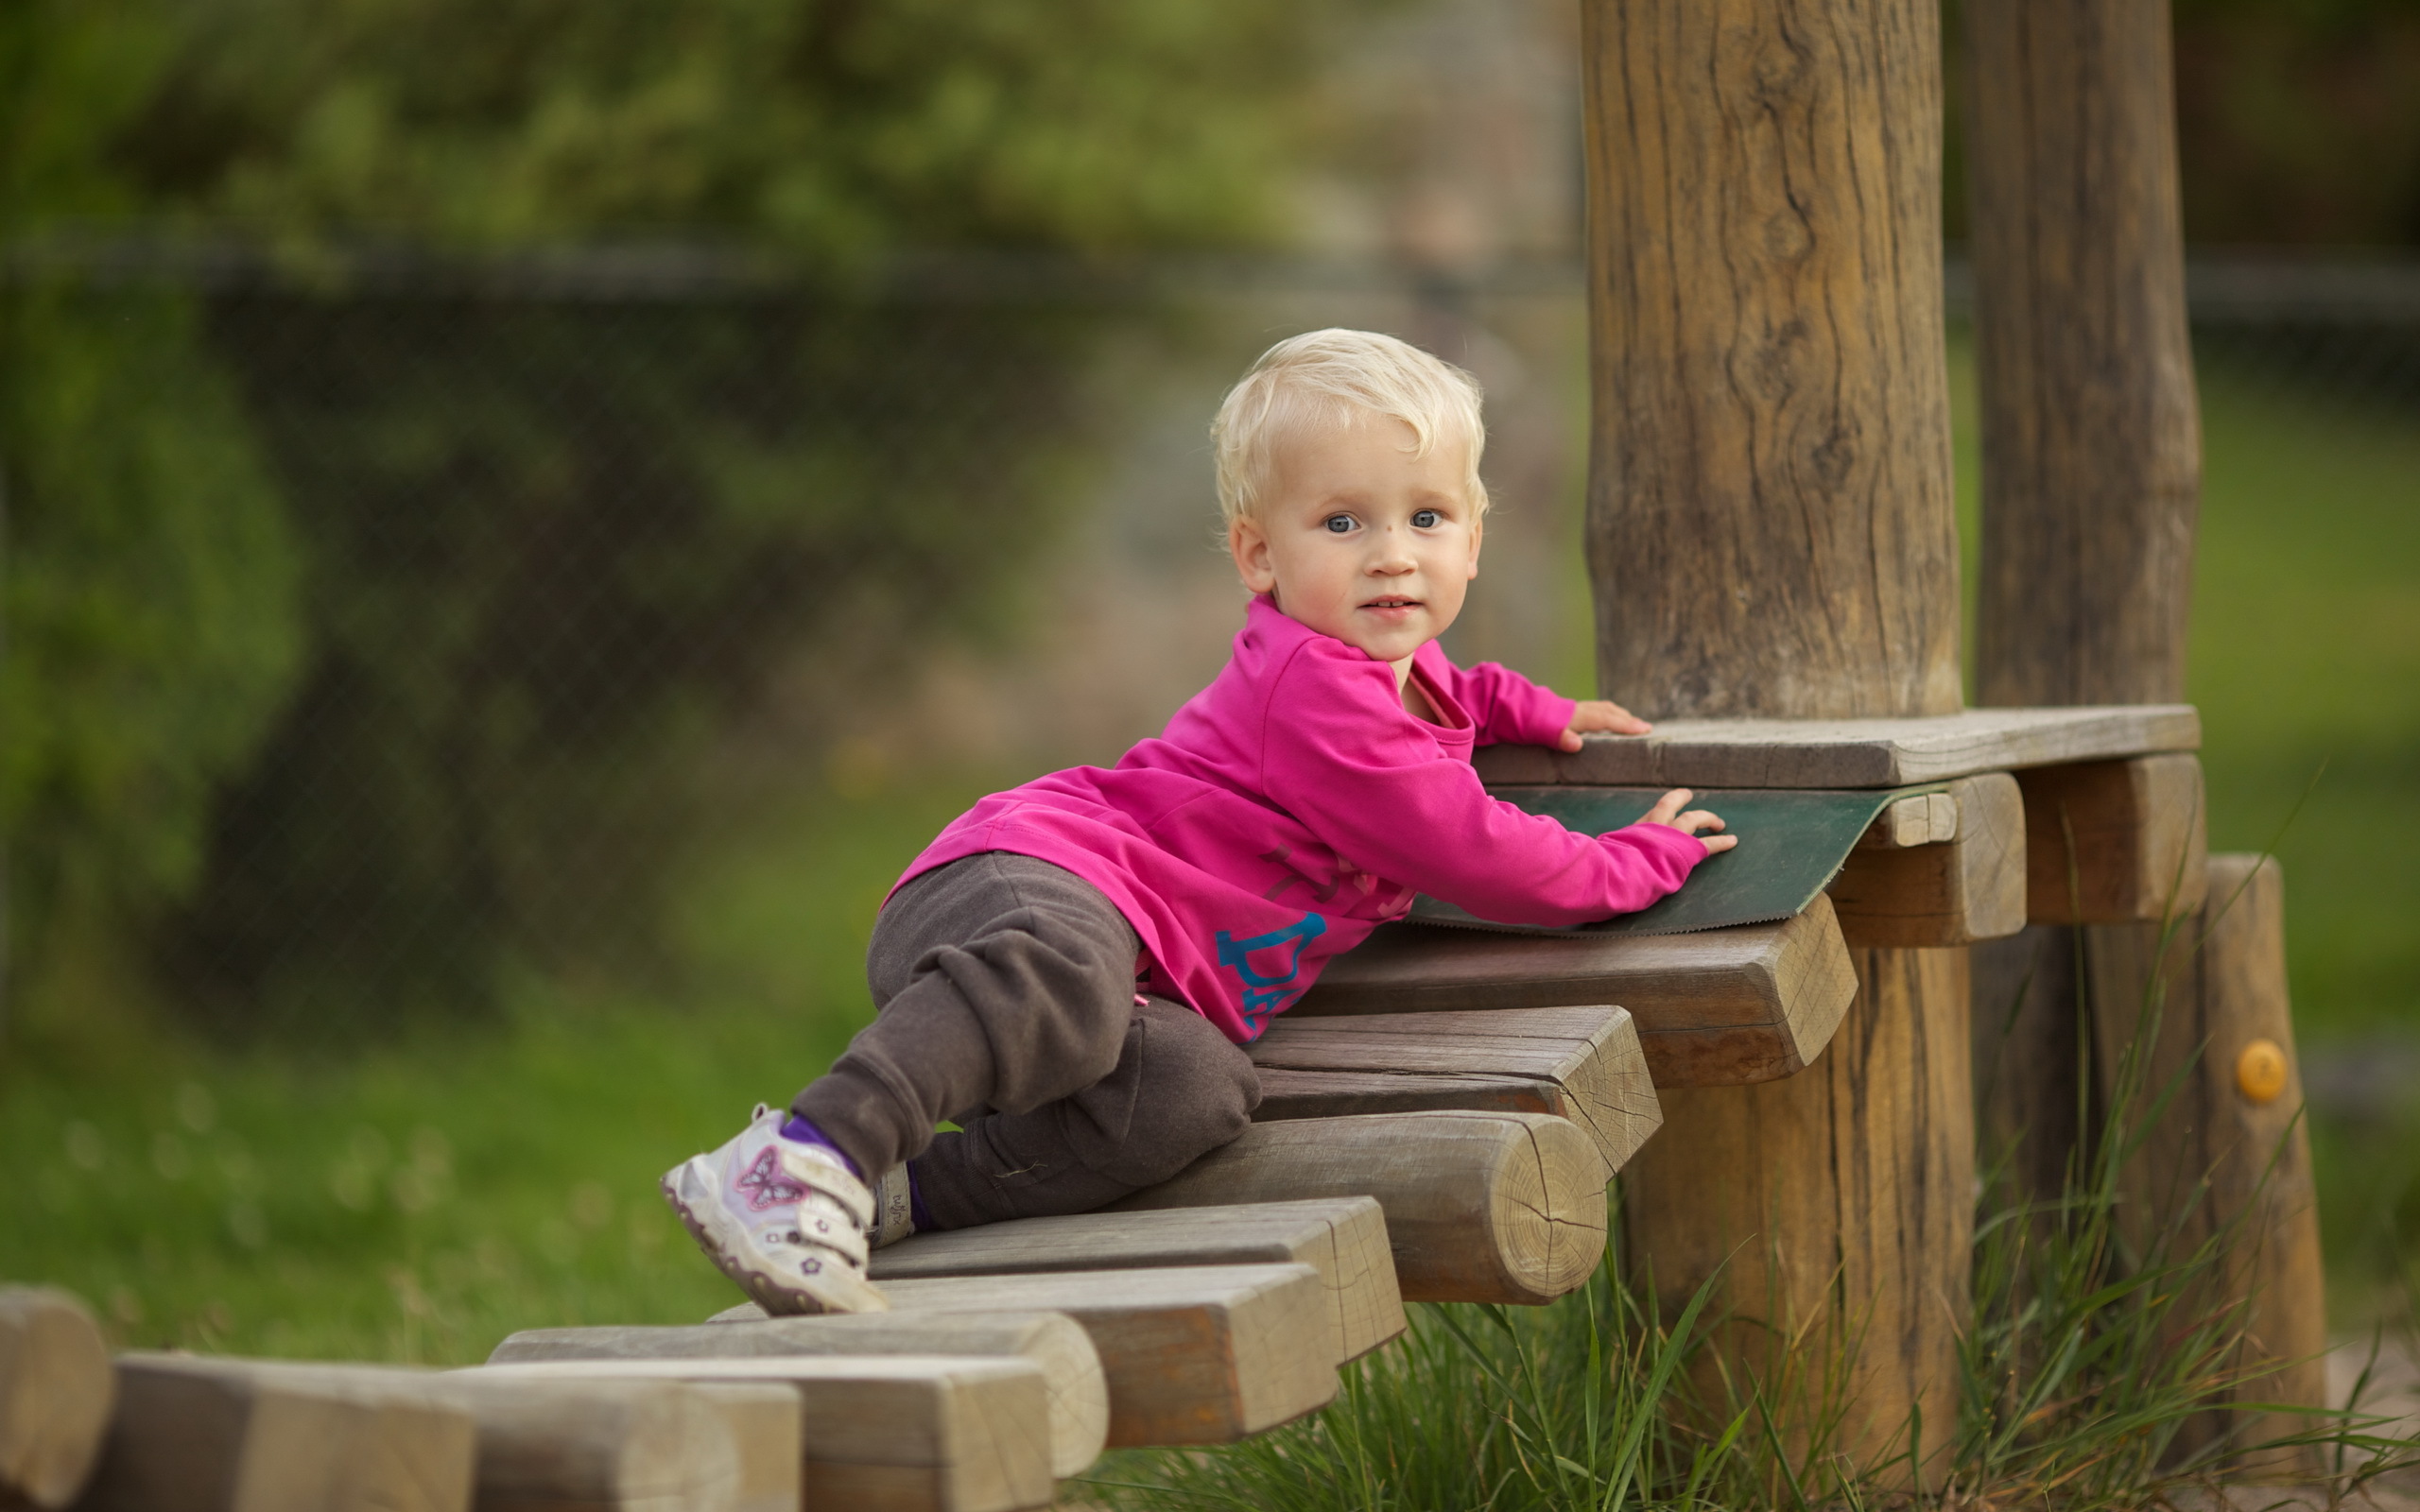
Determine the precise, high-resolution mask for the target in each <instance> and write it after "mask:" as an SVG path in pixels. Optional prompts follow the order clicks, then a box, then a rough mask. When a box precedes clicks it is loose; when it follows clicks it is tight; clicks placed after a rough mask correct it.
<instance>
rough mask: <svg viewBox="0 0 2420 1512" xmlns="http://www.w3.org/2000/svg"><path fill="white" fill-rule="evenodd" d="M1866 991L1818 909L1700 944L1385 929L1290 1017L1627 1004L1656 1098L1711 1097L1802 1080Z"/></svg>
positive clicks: (1824, 911) (1710, 936)
mask: <svg viewBox="0 0 2420 1512" xmlns="http://www.w3.org/2000/svg"><path fill="white" fill-rule="evenodd" d="M1856 991H1857V979H1856V976H1855V974H1854V973H1853V971H1851V969H1850V966H1849V953H1848V947H1847V945H1846V944H1845V943H1843V942H1842V940H1841V930H1840V924H1839V922H1838V920H1837V919H1836V918H1835V917H1834V914H1833V910H1832V902H1831V900H1830V899H1828V898H1821V897H1819V898H1817V899H1816V900H1815V902H1812V903H1810V904H1808V905H1807V908H1806V912H1805V913H1803V914H1800V915H1799V916H1798V917H1797V918H1795V919H1783V920H1781V921H1780V922H1779V923H1773V924H1743V925H1741V926H1739V927H1738V928H1736V929H1710V930H1706V931H1703V933H1700V934H1695V935H1651V936H1613V935H1567V936H1537V935H1505V934H1495V933H1492V932H1490V931H1486V930H1476V929H1447V928H1442V927H1435V926H1423V925H1416V924H1383V925H1380V926H1379V927H1378V929H1377V930H1376V931H1375V932H1374V933H1373V934H1372V935H1371V936H1370V938H1369V939H1368V940H1367V941H1366V942H1364V943H1363V944H1362V945H1361V946H1360V947H1359V948H1357V949H1356V950H1353V951H1351V952H1348V953H1347V954H1343V955H1340V956H1338V957H1337V958H1336V959H1335V960H1333V961H1330V962H1329V963H1328V965H1327V969H1326V970H1325V971H1322V973H1321V975H1320V980H1319V982H1318V984H1317V985H1316V986H1314V987H1313V988H1311V989H1310V991H1309V992H1307V993H1305V994H1304V996H1303V999H1302V1001H1301V1002H1300V1003H1297V1004H1296V1005H1294V1006H1293V1007H1292V1008H1290V1009H1288V1012H1287V1015H1286V1018H1287V1019H1288V1020H1301V1019H1309V1018H1317V1017H1325V1016H1332V1015H1343V1014H1364V1013H1434V1012H1441V1011H1455V1010H1468V1009H1494V1008H1541V1007H1570V1006H1584V1005H1591V1004H1602V1003H1618V1004H1620V1005H1622V1006H1623V1007H1624V1008H1625V1009H1627V1010H1628V1011H1629V1013H1630V1016H1631V1022H1632V1024H1633V1025H1634V1027H1635V1028H1636V1029H1637V1031H1638V1040H1639V1049H1640V1051H1641V1052H1642V1053H1643V1054H1644V1055H1645V1056H1646V1057H1647V1069H1648V1074H1649V1075H1650V1076H1651V1078H1652V1079H1653V1080H1654V1083H1655V1085H1656V1086H1658V1087H1701V1086H1714V1085H1729V1084H1733V1083H1741V1082H1752V1081H1769V1080H1772V1079H1773V1078H1774V1077H1779V1076H1788V1075H1791V1074H1795V1073H1796V1072H1798V1071H1800V1070H1802V1069H1804V1068H1805V1067H1806V1066H1807V1065H1808V1064H1810V1063H1812V1062H1813V1061H1814V1059H1815V1058H1816V1057H1818V1056H1820V1055H1822V1054H1823V1053H1824V1044H1825V1043H1826V1042H1828V1041H1829V1040H1831V1038H1832V1031H1833V1030H1834V1029H1835V1028H1837V1027H1839V1025H1840V1022H1841V1014H1842V1013H1843V1012H1845V1011H1846V1010H1847V1008H1848V1005H1849V999H1850V998H1851V997H1852V996H1853V995H1855V993H1856ZM1280 1022H1285V1021H1283V1020H1281V1021H1280Z"/></svg>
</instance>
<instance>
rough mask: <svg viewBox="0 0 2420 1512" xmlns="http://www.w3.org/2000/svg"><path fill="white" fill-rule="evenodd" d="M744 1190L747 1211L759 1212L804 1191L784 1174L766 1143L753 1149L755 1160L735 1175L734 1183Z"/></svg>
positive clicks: (797, 1198)
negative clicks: (758, 1149)
mask: <svg viewBox="0 0 2420 1512" xmlns="http://www.w3.org/2000/svg"><path fill="white" fill-rule="evenodd" d="M736 1184H737V1186H738V1188H739V1190H740V1191H741V1192H744V1193H746V1194H748V1211H751V1212H763V1211H765V1210H766V1209H768V1208H772V1207H778V1206H780V1205H781V1204H783V1203H785V1202H796V1201H798V1200H799V1199H800V1198H801V1197H804V1196H805V1195H806V1188H805V1187H804V1185H802V1184H801V1183H799V1182H797V1181H794V1180H792V1179H791V1178H790V1177H788V1176H787V1175H786V1174H784V1172H783V1171H782V1167H781V1161H780V1160H779V1159H778V1157H777V1155H776V1153H775V1151H774V1150H773V1148H772V1147H771V1146H770V1145H768V1146H767V1147H766V1148H764V1149H763V1150H760V1151H759V1152H757V1156H756V1160H755V1161H754V1163H753V1164H752V1165H750V1166H749V1167H748V1169H747V1170H745V1171H743V1172H741V1173H740V1175H739V1180H738V1182H737V1183H736Z"/></svg>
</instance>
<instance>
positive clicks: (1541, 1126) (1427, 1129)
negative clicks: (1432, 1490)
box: [1112, 1111, 1605, 1390]
mask: <svg viewBox="0 0 2420 1512" xmlns="http://www.w3.org/2000/svg"><path fill="white" fill-rule="evenodd" d="M1341 1196H1369V1197H1375V1198H1376V1199H1377V1200H1378V1206H1379V1207H1380V1208H1382V1209H1383V1210H1385V1211H1386V1215H1387V1242H1388V1246H1389V1247H1390V1248H1391V1249H1392V1251H1393V1254H1394V1263H1395V1280H1396V1281H1397V1283H1398V1284H1399V1285H1400V1286H1401V1287H1402V1289H1403V1295H1404V1296H1405V1297H1407V1298H1409V1299H1410V1300H1413V1301H1430V1302H1516V1303H1522V1304H1530V1305H1534V1304H1538V1303H1543V1302H1550V1301H1552V1300H1554V1298H1556V1297H1561V1296H1563V1295H1564V1294H1565V1293H1567V1292H1570V1291H1572V1290H1574V1289H1575V1288H1577V1287H1578V1286H1579V1285H1580V1284H1581V1283H1582V1282H1583V1281H1585V1280H1587V1279H1588V1276H1589V1273H1590V1272H1591V1271H1593V1270H1595V1269H1596V1266H1597V1263H1598V1261H1599V1259H1600V1258H1602V1256H1603V1254H1604V1248H1605V1165H1604V1158H1603V1157H1602V1156H1600V1155H1599V1153H1598V1150H1597V1145H1596V1143H1595V1142H1594V1141H1592V1140H1591V1139H1589V1138H1588V1136H1587V1135H1585V1134H1583V1133H1582V1132H1581V1131H1580V1129H1579V1128H1578V1126H1577V1125H1573V1124H1571V1123H1570V1122H1568V1121H1567V1120H1564V1119H1560V1118H1550V1117H1547V1116H1546V1115H1544V1114H1540V1113H1474V1112H1453V1111H1448V1112H1436V1113H1368V1114H1361V1115H1357V1116H1355V1117H1350V1118H1314V1119H1304V1120H1300V1121H1297V1122H1289V1123H1278V1124H1254V1125H1253V1126H1252V1127H1250V1128H1248V1129H1246V1130H1245V1131H1244V1132H1243V1135H1242V1136H1241V1137H1240V1138H1238V1139H1236V1141H1235V1142H1234V1143H1230V1144H1227V1145H1225V1146H1223V1147H1222V1148H1219V1149H1216V1150H1213V1151H1211V1152H1210V1153H1209V1154H1207V1155H1205V1156H1203V1157H1202V1158H1201V1160H1196V1161H1195V1162H1194V1163H1193V1164H1191V1165H1189V1166H1187V1167H1186V1168H1185V1169H1184V1171H1183V1172H1181V1173H1179V1174H1178V1175H1177V1176H1176V1177H1175V1178H1174V1179H1172V1180H1169V1181H1166V1182H1163V1183H1161V1184H1160V1185H1159V1186H1156V1187H1151V1188H1150V1189H1148V1190H1146V1191H1143V1192H1139V1193H1136V1194H1134V1195H1133V1196H1132V1197H1129V1198H1127V1199H1126V1200H1125V1201H1123V1202H1120V1203H1118V1204H1116V1205H1115V1206H1116V1207H1117V1208H1118V1209H1120V1210H1123V1211H1139V1210H1145V1209H1157V1208H1209V1207H1223V1206H1227V1205H1230V1204H1234V1203H1240V1202H1284V1201H1289V1200H1293V1199H1297V1198H1302V1197H1341ZM1112 1389H1113V1390H1115V1383H1114V1382H1113V1383H1112Z"/></svg>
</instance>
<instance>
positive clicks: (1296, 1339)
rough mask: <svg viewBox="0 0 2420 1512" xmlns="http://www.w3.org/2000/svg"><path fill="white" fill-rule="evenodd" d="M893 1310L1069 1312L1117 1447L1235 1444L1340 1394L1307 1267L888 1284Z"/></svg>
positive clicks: (1322, 1303) (1321, 1300) (1321, 1297)
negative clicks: (1094, 1363)
mask: <svg viewBox="0 0 2420 1512" xmlns="http://www.w3.org/2000/svg"><path fill="white" fill-rule="evenodd" d="M883 1290H884V1291H885V1292H886V1293H888V1294H889V1295H890V1301H891V1306H892V1308H893V1309H894V1310H896V1311H899V1312H906V1313H915V1312H923V1313H958V1312H998V1311H1001V1310H1003V1309H1020V1310H1022V1309H1034V1308H1043V1309H1048V1310H1050V1311H1053V1312H1061V1313H1065V1314H1067V1315H1068V1316H1070V1317H1073V1318H1074V1319H1075V1320H1076V1321H1077V1322H1079V1323H1080V1324H1082V1325H1083V1327H1084V1332H1087V1333H1089V1334H1090V1335H1092V1341H1093V1348H1094V1349H1098V1351H1099V1352H1100V1362H1101V1370H1102V1372H1103V1374H1104V1375H1105V1376H1106V1377H1107V1378H1108V1383H1109V1442H1110V1444H1111V1446H1112V1447H1114V1448H1132V1447H1135V1446H1140V1445H1150V1444H1163V1445H1181V1444H1227V1443H1233V1442H1235V1441H1236V1439H1238V1438H1245V1437H1249V1436H1250V1435H1253V1434H1257V1433H1261V1432H1263V1431H1265V1430H1267V1429H1271V1428H1274V1427H1276V1426H1277V1425H1278V1424H1280V1423H1284V1422H1290V1421H1292V1420H1293V1419H1294V1418H1296V1417H1301V1416H1302V1415H1303V1414H1305V1413H1306V1412H1311V1411H1314V1410H1316V1409H1317V1408H1320V1407H1322V1406H1325V1405H1326V1404H1327V1402H1328V1401H1329V1400H1330V1399H1331V1398H1333V1397H1334V1396H1335V1395H1336V1390H1337V1375H1336V1366H1337V1361H1336V1359H1335V1350H1334V1347H1333V1342H1332V1341H1333V1339H1334V1334H1333V1332H1331V1330H1330V1328H1329V1325H1328V1316H1327V1307H1326V1297H1325V1288H1324V1287H1323V1286H1322V1284H1321V1281H1320V1276H1319V1272H1317V1271H1315V1270H1313V1269H1312V1268H1311V1267H1310V1266H1308V1265H1184V1266H1167V1267H1164V1268H1155V1269H1147V1270H1105V1271H1075V1272H1065V1271H1054V1272H1046V1273H1040V1274H1031V1275H1017V1276H961V1277H948V1278H931V1279H926V1280H902V1281H892V1282H886V1283H885V1284H884V1287H883Z"/></svg>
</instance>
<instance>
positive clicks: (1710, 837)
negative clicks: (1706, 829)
mask: <svg viewBox="0 0 2420 1512" xmlns="http://www.w3.org/2000/svg"><path fill="white" fill-rule="evenodd" d="M1738 843H1739V837H1738V836H1737V835H1736V834H1702V835H1699V836H1698V844H1700V845H1702V846H1704V847H1705V853H1706V854H1707V855H1710V856H1711V855H1720V854H1721V853H1722V852H1723V851H1728V850H1730V849H1731V848H1732V847H1733V846H1735V845H1737V844H1738Z"/></svg>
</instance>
